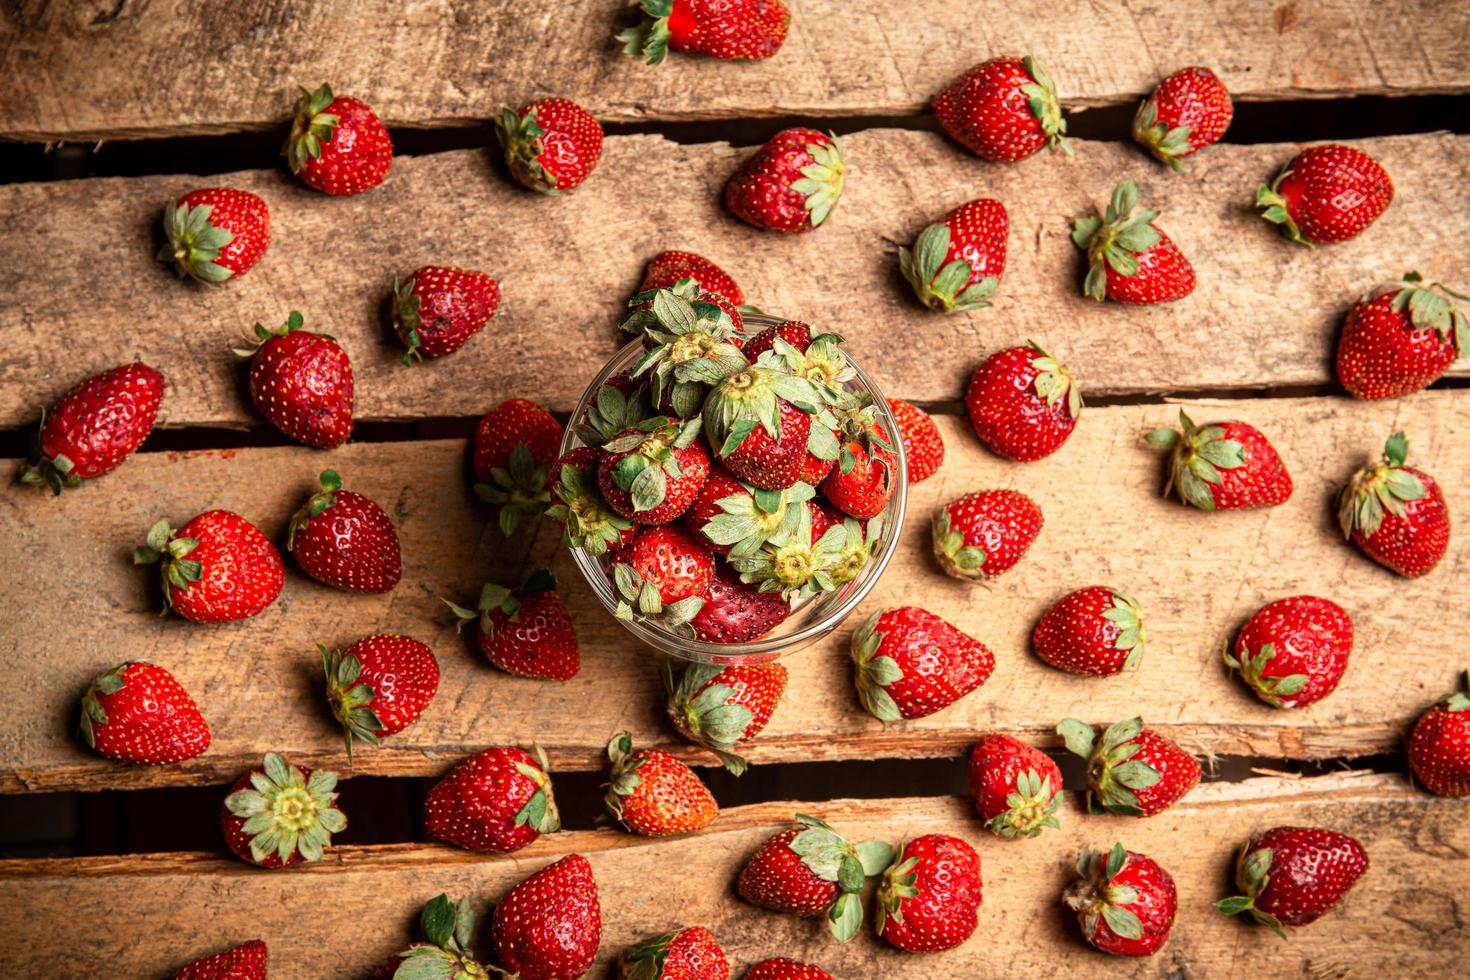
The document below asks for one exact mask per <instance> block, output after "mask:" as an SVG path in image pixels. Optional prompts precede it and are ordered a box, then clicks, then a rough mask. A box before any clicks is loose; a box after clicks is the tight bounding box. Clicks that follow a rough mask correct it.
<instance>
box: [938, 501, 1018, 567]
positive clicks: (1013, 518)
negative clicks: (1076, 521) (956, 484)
mask: <svg viewBox="0 0 1470 980" xmlns="http://www.w3.org/2000/svg"><path fill="white" fill-rule="evenodd" d="M931 531H932V534H933V538H934V557H935V558H937V559H938V560H939V567H940V568H941V569H943V570H944V573H945V574H946V575H952V576H954V577H955V578H964V579H970V580H971V581H975V582H986V581H988V580H990V579H993V578H995V577H996V576H997V575H999V574H1001V573H1002V572H1005V571H1007V570H1009V569H1010V568H1012V567H1013V566H1014V565H1015V564H1016V562H1018V561H1020V560H1021V556H1022V555H1024V554H1025V553H1026V549H1027V548H1029V547H1031V542H1033V541H1035V540H1036V536H1037V535H1038V534H1040V533H1041V508H1040V507H1037V506H1036V504H1035V503H1033V502H1032V500H1031V498H1030V497H1028V496H1026V495H1025V494H1024V493H1020V492H1019V491H1016V490H977V491H976V492H974V493H967V494H965V495H964V496H963V497H960V498H959V499H958V500H954V501H951V502H950V503H949V504H947V505H945V507H944V508H942V509H941V510H940V511H939V513H937V514H935V515H934V523H933V525H932V527H931Z"/></svg>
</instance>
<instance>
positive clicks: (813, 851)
mask: <svg viewBox="0 0 1470 980" xmlns="http://www.w3.org/2000/svg"><path fill="white" fill-rule="evenodd" d="M892 860H893V848H891V847H889V846H888V845H887V844H885V843H883V842H882V841H877V840H867V841H862V842H860V843H858V844H851V843H849V842H848V841H847V839H846V838H844V837H842V836H841V835H839V834H838V833H837V831H835V830H833V829H832V827H831V826H829V825H828V824H826V823H825V822H823V821H821V820H818V819H817V818H815V817H809V816H807V815H806V814H804V813H798V814H797V815H796V826H795V827H792V828H791V829H789V830H783V831H782V832H781V833H779V834H777V835H776V836H774V837H772V838H771V839H770V840H768V841H766V842H765V843H764V844H762V845H761V846H760V849H759V850H757V851H756V852H755V854H753V855H751V858H750V860H749V861H747V862H746V863H745V867H744V868H743V869H742V870H741V872H740V878H739V880H738V881H737V882H736V890H737V891H739V892H740V897H741V898H743V899H745V900H746V901H747V902H750V903H751V904H753V905H758V906H760V907H761V908H763V909H770V910H771V911H773V912H786V913H788V914H792V915H799V916H803V917H808V918H810V917H814V916H819V915H820V916H825V917H826V919H827V929H828V931H829V932H831V934H832V935H833V936H834V937H836V939H837V940H838V941H839V942H844V943H845V942H847V941H848V940H849V939H851V938H852V937H853V936H856V935H857V934H858V930H859V929H860V928H862V924H863V898H862V896H863V887H864V886H865V884H866V883H867V879H868V878H870V877H872V876H873V875H876V874H879V873H880V872H882V870H883V869H884V868H885V867H887V866H888V864H889V862H890V861H892Z"/></svg>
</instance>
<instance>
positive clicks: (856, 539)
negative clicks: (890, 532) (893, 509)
mask: <svg viewBox="0 0 1470 980" xmlns="http://www.w3.org/2000/svg"><path fill="white" fill-rule="evenodd" d="M841 532H842V533H841V534H840V535H835V536H834V539H833V540H830V541H829V542H828V545H829V546H831V547H832V548H833V550H834V551H835V553H834V554H833V555H832V556H831V557H830V558H828V559H827V561H826V566H825V568H823V572H824V573H825V574H826V576H827V578H828V579H830V580H831V581H832V585H833V587H834V588H841V587H842V586H844V585H846V584H847V583H848V582H851V581H852V580H853V579H855V578H857V577H858V574H859V573H860V572H861V571H862V570H863V569H864V568H866V567H867V565H868V562H869V561H871V560H872V559H873V556H874V555H875V554H877V552H878V546H879V545H880V544H882V543H883V517H882V515H879V516H878V517H874V518H873V519H872V520H868V521H859V520H857V519H856V518H853V517H848V518H845V519H844V520H843V521H842V524H841ZM824 550H825V549H824Z"/></svg>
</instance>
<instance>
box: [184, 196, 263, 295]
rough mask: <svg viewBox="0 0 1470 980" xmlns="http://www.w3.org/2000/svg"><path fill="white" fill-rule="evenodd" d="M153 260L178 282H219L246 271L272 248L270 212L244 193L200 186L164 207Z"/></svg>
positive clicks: (261, 203)
mask: <svg viewBox="0 0 1470 980" xmlns="http://www.w3.org/2000/svg"><path fill="white" fill-rule="evenodd" d="M163 236H164V239H165V242H164V244H163V247H162V248H160V249H159V250H158V261H160V262H172V263H173V266H174V270H175V271H176V272H177V273H178V274H179V278H180V279H182V278H184V277H185V276H192V277H193V278H195V279H197V280H198V281H200V282H208V283H222V282H224V281H225V280H226V279H228V278H230V277H231V276H238V275H241V274H242V273H244V272H246V271H248V270H249V269H250V267H251V266H252V265H254V264H255V263H257V262H259V261H260V257H261V256H262V255H264V254H265V250H266V247H267V246H268V245H270V243H271V212H270V208H268V207H266V204H265V202H264V201H262V200H261V199H260V198H258V197H256V196H255V195H254V194H252V193H250V192H249V191H242V190H237V189H235V188H233V187H204V188H201V189H199V190H197V191H190V192H189V193H188V194H185V195H184V196H183V197H181V198H179V199H178V200H177V201H170V202H169V203H168V204H166V205H164V208H163Z"/></svg>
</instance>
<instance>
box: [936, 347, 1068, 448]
mask: <svg viewBox="0 0 1470 980" xmlns="http://www.w3.org/2000/svg"><path fill="white" fill-rule="evenodd" d="M965 409H966V411H968V412H969V415H970V425H971V427H973V428H974V430H975V435H977V436H979V437H980V441H981V442H983V443H985V445H987V446H989V447H990V448H991V450H992V451H993V452H995V453H996V454H998V455H1000V456H1004V457H1005V458H1006V459H1014V460H1018V461H1020V462H1031V461H1033V460H1038V459H1043V458H1045V457H1047V456H1050V455H1051V454H1052V453H1054V452H1056V451H1057V450H1058V449H1060V448H1062V444H1063V443H1065V442H1066V441H1067V438H1068V437H1069V436H1071V435H1072V430H1073V429H1075V428H1076V427H1077V419H1078V418H1079V417H1080V416H1081V414H1082V389H1081V387H1080V386H1079V385H1078V384H1077V381H1076V379H1075V378H1074V377H1073V376H1072V372H1071V370H1070V369H1068V368H1067V366H1066V365H1064V364H1062V363H1061V362H1060V361H1058V360H1057V359H1056V358H1055V357H1052V356H1051V355H1050V354H1048V353H1047V352H1046V351H1045V350H1044V349H1043V348H1042V347H1041V345H1040V344H1038V343H1036V342H1035V341H1029V342H1028V343H1027V345H1026V346H1025V347H1012V348H1009V349H1008V350H1002V351H997V352H996V353H994V354H991V355H990V356H989V357H987V358H986V359H985V361H984V363H982V364H981V365H980V366H979V367H977V368H976V369H975V373H974V374H973V375H972V376H971V377H970V386H969V387H968V388H967V389H966V390H965Z"/></svg>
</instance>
